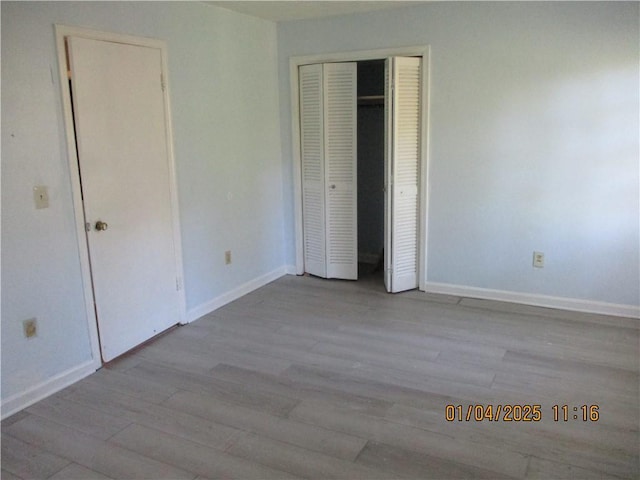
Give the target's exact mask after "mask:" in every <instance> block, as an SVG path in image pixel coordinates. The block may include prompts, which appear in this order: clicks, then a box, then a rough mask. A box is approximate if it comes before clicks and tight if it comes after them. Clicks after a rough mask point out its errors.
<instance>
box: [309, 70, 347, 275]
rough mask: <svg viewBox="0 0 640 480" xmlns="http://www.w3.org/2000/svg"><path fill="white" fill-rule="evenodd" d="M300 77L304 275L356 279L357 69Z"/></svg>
mask: <svg viewBox="0 0 640 480" xmlns="http://www.w3.org/2000/svg"><path fill="white" fill-rule="evenodd" d="M299 73H300V86H299V87H300V124H301V156H302V190H303V191H302V196H303V201H302V208H303V232H304V233H303V237H304V238H303V245H304V250H305V251H304V260H305V271H306V272H308V273H311V274H313V275H318V276H320V277H325V278H341V279H347V280H356V279H357V278H358V225H357V64H356V63H325V64H318V65H306V66H302V67H300V72H299Z"/></svg>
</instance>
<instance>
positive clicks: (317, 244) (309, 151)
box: [299, 65, 327, 277]
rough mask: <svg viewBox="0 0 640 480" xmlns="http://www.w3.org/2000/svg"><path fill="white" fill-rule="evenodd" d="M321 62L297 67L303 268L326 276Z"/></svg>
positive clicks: (311, 272) (320, 275)
mask: <svg viewBox="0 0 640 480" xmlns="http://www.w3.org/2000/svg"><path fill="white" fill-rule="evenodd" d="M322 71H323V69H322V65H304V66H302V67H300V72H299V73H300V147H301V156H302V218H303V220H302V221H303V245H304V271H305V272H307V273H310V274H312V275H317V276H319V277H326V276H327V255H326V247H325V245H326V230H325V178H324V177H325V171H324V120H323V119H324V115H323V109H324V104H323V99H322V97H323V95H322V90H323V81H322V77H323V74H322Z"/></svg>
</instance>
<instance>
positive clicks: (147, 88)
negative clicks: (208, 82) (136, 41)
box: [68, 37, 181, 361]
mask: <svg viewBox="0 0 640 480" xmlns="http://www.w3.org/2000/svg"><path fill="white" fill-rule="evenodd" d="M68 47H69V64H70V68H71V72H72V73H71V75H72V94H73V109H74V119H75V130H76V141H77V150H78V157H79V168H80V173H81V182H82V193H83V203H84V212H85V221H86V222H87V227H88V228H87V239H88V240H87V241H88V245H89V252H90V259H91V273H92V280H93V287H94V298H95V303H96V313H97V318H98V328H99V334H100V346H101V352H102V357H103V360H104V361H109V360H111V359H113V358H115V357H117V356H118V355H120V354H122V353H124V352H126V351H127V350H129V349H131V348H133V347H134V346H136V345H138V344H140V343H142V342H144V341H145V340H147V339H149V338H150V337H152V336H154V335H156V334H157V333H159V332H161V331H163V330H165V329H167V328H168V327H170V326H172V325H174V324H176V323H178V322H179V321H180V318H181V314H180V296H179V292H178V289H179V288H180V287H179V282H178V278H179V275H178V270H177V268H178V267H177V263H176V245H175V243H174V237H173V234H174V232H173V212H172V203H171V187H170V182H171V178H172V177H171V174H170V162H169V155H168V152H169V150H168V145H169V144H168V141H167V130H166V123H165V122H166V118H165V104H164V92H163V85H162V81H161V76H162V56H161V51H160V49H157V48H150V47H143V46H136V45H129V44H124V43H114V42H108V41H102V40H93V39H87V38H76V37H69V38H68ZM98 222H104V223H103V224H102V225H101V224H99V223H98ZM101 228H102V229H101Z"/></svg>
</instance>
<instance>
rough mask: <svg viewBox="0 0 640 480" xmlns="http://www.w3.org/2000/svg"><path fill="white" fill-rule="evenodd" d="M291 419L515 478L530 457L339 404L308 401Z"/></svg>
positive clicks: (301, 404)
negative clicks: (367, 414)
mask: <svg viewBox="0 0 640 480" xmlns="http://www.w3.org/2000/svg"><path fill="white" fill-rule="evenodd" d="M290 417H291V418H293V419H298V420H300V421H305V422H309V423H312V424H314V425H323V426H325V427H326V428H330V429H333V430H338V431H343V432H354V433H355V434H357V435H359V436H361V437H363V438H368V439H371V440H374V441H376V442H378V443H385V444H388V445H391V446H395V447H399V448H404V449H406V450H410V451H414V452H416V453H418V454H419V453H422V452H429V454H431V455H434V456H436V457H438V458H441V459H443V460H449V461H454V462H460V463H463V464H465V465H469V466H477V467H479V468H481V469H486V470H495V471H496V472H497V473H500V474H503V475H507V476H511V477H516V478H521V477H523V476H524V473H525V471H526V467H527V461H528V459H527V457H526V456H524V455H521V454H519V453H517V452H513V451H505V450H504V449H497V448H494V447H492V446H490V445H482V444H475V443H470V442H466V441H463V440H457V439H455V438H454V437H453V436H451V435H449V434H448V432H447V431H441V432H436V431H425V430H421V429H418V428H414V427H409V426H405V425H399V424H396V423H393V422H388V421H385V420H383V419H380V418H377V417H369V416H366V415H361V414H354V413H353V412H349V411H348V410H346V409H344V408H343V407H342V406H341V405H338V404H329V403H327V402H312V401H307V400H304V401H302V402H301V403H300V404H299V405H298V406H297V407H296V408H295V409H294V410H293V411H292V412H291V414H290Z"/></svg>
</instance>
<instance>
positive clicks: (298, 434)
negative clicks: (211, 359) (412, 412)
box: [165, 392, 366, 460]
mask: <svg viewBox="0 0 640 480" xmlns="http://www.w3.org/2000/svg"><path fill="white" fill-rule="evenodd" d="M165 405H167V406H169V407H171V408H175V409H176V410H180V411H183V412H188V413H191V414H193V415H197V416H200V417H203V418H206V419H209V420H212V421H214V422H218V423H222V424H224V425H229V426H232V427H234V428H238V429H242V430H245V431H248V432H251V433H255V434H258V435H260V436H263V437H268V438H272V439H274V440H278V441H281V442H285V443H290V444H292V445H299V446H301V447H304V448H306V449H307V450H311V451H316V452H320V453H324V454H326V455H329V456H333V457H335V458H343V459H347V460H353V459H354V458H355V457H356V456H357V455H358V453H359V452H360V450H362V447H363V446H364V444H365V443H366V440H364V439H363V438H358V437H356V436H353V435H349V434H347V433H342V432H340V431H337V430H335V429H332V430H328V429H326V428H322V426H317V425H307V424H306V423H301V422H297V421H295V420H290V419H287V418H281V417H276V416H274V415H269V414H268V413H265V412H260V411H257V410H252V409H249V408H244V407H241V406H239V405H232V404H226V403H223V402H217V401H212V400H211V399H210V398H209V397H207V396H205V395H199V394H195V393H192V392H180V393H177V394H176V395H174V396H173V397H171V398H170V399H169V400H167V401H166V402H165Z"/></svg>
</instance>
